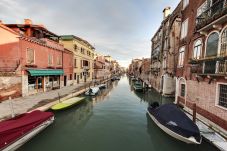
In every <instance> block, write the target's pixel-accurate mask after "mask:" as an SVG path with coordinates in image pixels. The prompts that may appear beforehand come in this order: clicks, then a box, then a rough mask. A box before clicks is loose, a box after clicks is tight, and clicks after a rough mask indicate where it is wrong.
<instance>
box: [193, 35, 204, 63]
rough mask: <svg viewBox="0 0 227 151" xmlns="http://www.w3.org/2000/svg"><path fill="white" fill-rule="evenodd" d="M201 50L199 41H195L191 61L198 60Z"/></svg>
mask: <svg viewBox="0 0 227 151" xmlns="http://www.w3.org/2000/svg"><path fill="white" fill-rule="evenodd" d="M201 50H202V42H201V40H200V39H199V40H196V41H195V43H194V51H193V59H200V57H201V52H202V51H201Z"/></svg>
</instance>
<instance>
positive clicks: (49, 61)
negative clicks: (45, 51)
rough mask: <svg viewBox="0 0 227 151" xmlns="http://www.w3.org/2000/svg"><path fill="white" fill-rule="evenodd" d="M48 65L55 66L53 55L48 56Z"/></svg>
mask: <svg viewBox="0 0 227 151" xmlns="http://www.w3.org/2000/svg"><path fill="white" fill-rule="evenodd" d="M48 65H53V55H51V54H49V55H48Z"/></svg>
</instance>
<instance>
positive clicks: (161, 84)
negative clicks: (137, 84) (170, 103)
mask: <svg viewBox="0 0 227 151" xmlns="http://www.w3.org/2000/svg"><path fill="white" fill-rule="evenodd" d="M180 12H181V3H179V5H178V6H177V7H176V9H175V10H174V11H173V12H172V13H170V7H166V8H165V9H164V10H163V21H162V23H161V25H160V27H159V29H158V30H157V32H156V33H155V35H154V36H153V37H152V39H151V43H152V47H151V76H150V78H151V85H152V87H153V88H154V89H156V90H157V91H158V92H160V93H161V94H162V95H164V96H174V95H175V79H176V77H175V73H176V68H177V59H178V58H177V57H176V55H177V53H178V47H179V36H180V29H181V18H180Z"/></svg>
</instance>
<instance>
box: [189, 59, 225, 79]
mask: <svg viewBox="0 0 227 151" xmlns="http://www.w3.org/2000/svg"><path fill="white" fill-rule="evenodd" d="M191 73H197V74H203V75H216V76H218V75H220V76H221V75H226V74H227V60H218V61H217V60H205V61H202V62H199V63H198V64H192V65H191Z"/></svg>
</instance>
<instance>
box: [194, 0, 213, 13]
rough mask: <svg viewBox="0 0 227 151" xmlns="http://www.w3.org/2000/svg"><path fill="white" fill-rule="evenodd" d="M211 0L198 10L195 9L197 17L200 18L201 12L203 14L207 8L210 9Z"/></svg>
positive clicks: (207, 0)
mask: <svg viewBox="0 0 227 151" xmlns="http://www.w3.org/2000/svg"><path fill="white" fill-rule="evenodd" d="M211 4H212V0H206V1H205V2H204V3H203V4H202V5H201V6H200V7H199V8H198V9H197V17H198V16H200V15H201V14H202V13H203V12H205V11H206V10H207V9H208V8H209V7H211Z"/></svg>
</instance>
